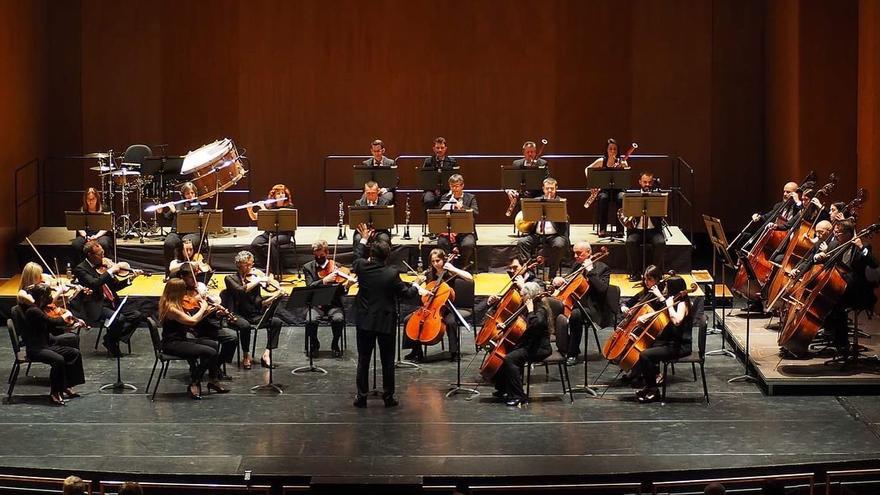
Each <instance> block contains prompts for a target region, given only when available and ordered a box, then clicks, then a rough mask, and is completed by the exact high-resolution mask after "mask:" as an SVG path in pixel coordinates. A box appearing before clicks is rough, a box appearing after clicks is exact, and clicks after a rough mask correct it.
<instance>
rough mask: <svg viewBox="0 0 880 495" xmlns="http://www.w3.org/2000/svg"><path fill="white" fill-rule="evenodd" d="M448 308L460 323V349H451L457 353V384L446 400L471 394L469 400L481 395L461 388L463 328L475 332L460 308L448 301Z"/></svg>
mask: <svg viewBox="0 0 880 495" xmlns="http://www.w3.org/2000/svg"><path fill="white" fill-rule="evenodd" d="M446 307H448V308H449V310H450V311H452V314H453V315H455V319H457V320H458V323H459V324H458V325H456V327H457V328H458V330H457V331H458V349H454V350H453V349H450V352H455V354H456V358H455V367H456V369H455V384H453V385H452V386H451V387H450V388H449V391H447V392H446V398H447V399H448V398H450V397H452V396H453V395H455V394H459V393H462V394H471V395H470V397H468V398H471V397H475V396H477V395H480V392H479V391H478V390H477V389H475V388H467V387H462V386H461V327H462V326H464V328H465V329H466V330H467V331H468V333H471V332H473V330H472V329H471V326H470V324H468V322H467V320H466V319H465V317H464V316H462V315H461V313H460V312H459V311H458V308H456V307H455V305H454V304H452V301H446Z"/></svg>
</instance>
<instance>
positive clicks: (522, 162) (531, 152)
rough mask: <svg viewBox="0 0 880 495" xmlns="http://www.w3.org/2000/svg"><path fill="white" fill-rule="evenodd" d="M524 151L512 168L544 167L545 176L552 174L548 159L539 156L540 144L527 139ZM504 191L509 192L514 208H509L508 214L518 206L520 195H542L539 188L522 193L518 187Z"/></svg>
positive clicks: (508, 195) (532, 196)
mask: <svg viewBox="0 0 880 495" xmlns="http://www.w3.org/2000/svg"><path fill="white" fill-rule="evenodd" d="M542 148H543V147H542ZM522 151H523V157H522V158H519V159H516V160H514V161H513V163H511V164H510V166H511V167H512V168H540V169H544V171H545V177H549V176H550V167H549V166H548V165H547V160H545V159H543V158H539V157H538V145H537V144H535V142H534V141H526V142H525V143H523V146H522ZM504 192H505V193H506V194H507V199H508V200H510V202H511V206H512V208H511V209H509V211H508V215H507V216H510V214H512V213H513V211H514V210H515V209H517V208H518V203H519V199H520V197H523V198H537V197H540V196H541V191H539V190H537V189H530V190H527V191H522V193H520V191H517V190H516V189H505V190H504Z"/></svg>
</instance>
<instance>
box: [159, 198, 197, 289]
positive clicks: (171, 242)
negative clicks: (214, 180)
mask: <svg viewBox="0 0 880 495" xmlns="http://www.w3.org/2000/svg"><path fill="white" fill-rule="evenodd" d="M180 195H181V196H183V198H182V199H184V200H186V201H185V202H184V203H181V204H180V205H179V206H175V205H173V204H172V205H168V207H166V208H164V209H163V210H162V217H163V218H165V219H166V220H170V221H171V232H169V233H168V235H166V236H165V243H164V245H163V247H162V249H163V252H164V254H165V278H166V279H167V278H169V277H170V273H169V272H168V265H169V264H170V263H171V260H173V259H174V257H175V256H176V255H177V252H178V250H179V249H180V245H181V244H182V243H183V239H189V241H190V242H191V243H192V245H193V246H199V245H201V242H202V239H201V237H200V236H199V233H198V232H191V233H189V234H184V236H183V237H182V238H181V236H180V234H178V233H177V212H178V209H180V210H181V211H202V203H201V202H200V201H199V200H198V199H196V186H195V184H193V183H192V182H184V183H183V185H182V186H180Z"/></svg>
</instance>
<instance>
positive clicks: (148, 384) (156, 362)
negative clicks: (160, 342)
mask: <svg viewBox="0 0 880 495" xmlns="http://www.w3.org/2000/svg"><path fill="white" fill-rule="evenodd" d="M157 364H159V358H158V357H157V358H156V359H155V360H154V361H153V370H152V371H150V379H149V380H147V391H146V393H148V394H149V393H150V384H151V383H153V375H154V374H155V373H156V365H157Z"/></svg>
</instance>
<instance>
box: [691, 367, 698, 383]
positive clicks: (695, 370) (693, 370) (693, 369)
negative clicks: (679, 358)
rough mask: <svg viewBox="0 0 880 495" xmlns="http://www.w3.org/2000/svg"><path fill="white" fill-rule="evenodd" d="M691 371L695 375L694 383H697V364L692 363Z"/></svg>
mask: <svg viewBox="0 0 880 495" xmlns="http://www.w3.org/2000/svg"><path fill="white" fill-rule="evenodd" d="M691 371H692V372H693V373H694V381H697V363H691Z"/></svg>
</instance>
